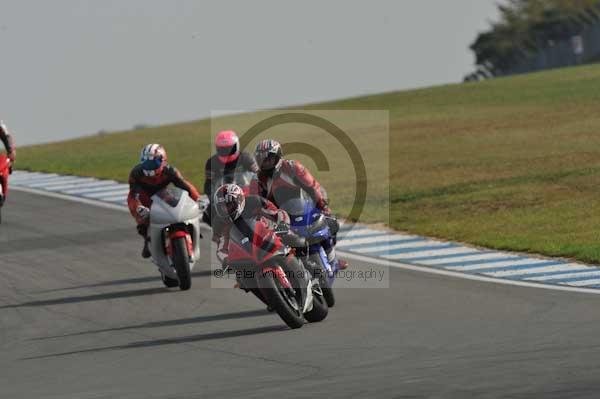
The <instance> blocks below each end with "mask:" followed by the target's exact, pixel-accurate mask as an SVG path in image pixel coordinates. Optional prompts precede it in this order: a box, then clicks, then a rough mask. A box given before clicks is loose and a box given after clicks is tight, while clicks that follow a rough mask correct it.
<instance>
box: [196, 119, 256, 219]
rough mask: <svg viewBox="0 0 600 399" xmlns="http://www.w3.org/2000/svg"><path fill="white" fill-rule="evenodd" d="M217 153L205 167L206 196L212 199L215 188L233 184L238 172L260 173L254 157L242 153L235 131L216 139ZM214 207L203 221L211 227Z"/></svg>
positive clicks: (227, 131) (210, 208)
mask: <svg viewBox="0 0 600 399" xmlns="http://www.w3.org/2000/svg"><path fill="white" fill-rule="evenodd" d="M215 147H216V150H217V153H216V154H215V155H213V156H212V157H210V158H209V159H208V160H207V161H206V165H205V166H204V170H205V180H204V194H206V195H207V196H208V198H210V199H212V196H213V187H214V186H215V185H216V184H218V185H219V186H221V185H222V184H227V183H233V182H234V181H233V179H234V174H235V173H236V172H238V171H241V172H252V173H258V166H257V165H256V162H255V161H254V157H253V156H252V155H250V154H248V153H247V152H245V151H240V139H239V137H238V135H237V134H236V132H234V131H233V130H224V131H222V132H219V133H218V134H217V136H216V137H215ZM211 214H212V207H206V212H205V213H204V217H203V220H204V222H205V223H206V224H208V225H211V223H212V221H211Z"/></svg>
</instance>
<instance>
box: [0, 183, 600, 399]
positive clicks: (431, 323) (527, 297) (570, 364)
mask: <svg viewBox="0 0 600 399" xmlns="http://www.w3.org/2000/svg"><path fill="white" fill-rule="evenodd" d="M206 241H208V240H206ZM140 249H141V241H140V239H139V237H138V236H137V235H136V233H135V229H134V228H133V224H132V221H131V220H130V218H129V216H128V215H127V214H125V213H122V212H118V211H111V210H106V209H101V208H95V207H92V206H89V205H83V204H78V203H73V202H67V201H63V200H59V199H52V198H46V197H38V196H34V195H31V194H24V193H19V192H15V191H13V192H12V193H11V198H10V200H9V203H8V204H7V207H6V208H5V209H4V220H3V224H2V225H0V398H11V399H12V398H57V399H58V398H61V399H65V398H83V399H85V398H136V399H137V398H197V397H227V398H230V397H244V398H252V397H257V398H265V397H274V396H276V395H279V396H280V397H282V398H283V397H285V398H290V397H327V398H329V397H340V398H347V397H355V398H356V397H394V398H418V397H431V398H499V397H507V398H508V397H510V398H578V397H586V398H595V397H598V395H599V392H600V362H599V361H598V359H599V358H600V297H599V296H596V295H586V294H574V293H567V292H554V291H547V290H541V289H531V288H521V287H513V286H505V285H495V284H489V283H482V282H473V281H467V280H461V279H454V278H449V277H442V276H435V275H429V274H421V273H418V272H409V271H403V270H397V269H394V270H391V276H390V279H391V287H390V288H389V289H343V290H338V291H337V293H336V294H337V299H338V306H336V307H335V308H334V309H332V310H331V312H330V315H329V317H328V319H327V320H325V321H324V322H323V323H319V324H313V325H306V326H305V327H303V328H302V329H299V330H295V331H291V330H287V329H286V328H285V326H284V325H283V323H282V322H281V320H280V319H279V318H278V317H277V316H276V315H273V314H270V313H267V312H266V311H265V310H264V307H263V306H261V304H260V303H259V302H258V301H257V300H256V299H255V298H254V297H253V296H251V295H247V294H244V293H243V292H241V291H239V290H234V289H210V272H209V269H210V268H209V265H200V266H197V267H196V269H195V272H196V274H195V276H194V281H193V287H192V290H191V291H188V292H179V291H177V290H168V289H165V288H163V286H162V283H161V282H160V280H159V278H158V273H157V272H156V271H155V267H154V266H153V265H151V264H150V263H148V262H146V261H144V260H142V259H141V258H140V257H139V252H140ZM204 251H205V253H206V251H207V249H206V248H204ZM352 267H353V268H355V269H358V268H369V265H365V264H359V263H357V262H354V263H353V266H352ZM375 267H377V268H379V266H375Z"/></svg>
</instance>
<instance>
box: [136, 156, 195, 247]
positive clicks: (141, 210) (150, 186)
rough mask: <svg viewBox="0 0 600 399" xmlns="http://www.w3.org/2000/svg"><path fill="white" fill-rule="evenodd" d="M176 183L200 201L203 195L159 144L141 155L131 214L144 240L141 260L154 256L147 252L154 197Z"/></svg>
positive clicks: (192, 197)
mask: <svg viewBox="0 0 600 399" xmlns="http://www.w3.org/2000/svg"><path fill="white" fill-rule="evenodd" d="M169 184H173V185H175V186H176V187H179V188H180V189H182V190H185V191H187V192H188V193H189V195H190V198H191V199H193V200H194V201H198V200H199V198H200V193H199V192H198V190H197V189H196V187H194V185H193V184H192V183H190V182H188V181H187V180H185V179H184V178H183V176H182V175H181V173H180V172H179V171H178V170H177V169H176V168H174V167H173V166H171V165H169V164H168V163H167V152H166V151H165V149H164V148H163V146H161V145H160V144H148V145H146V146H145V147H144V148H143V149H142V152H141V156H140V163H139V164H137V165H136V166H134V168H133V169H132V170H131V173H130V174H129V195H128V197H127V204H128V206H129V211H130V212H131V215H132V216H133V218H134V219H135V221H136V223H137V231H138V233H139V234H140V235H141V236H142V237H143V238H144V249H143V250H142V257H143V258H149V257H150V256H151V254H150V250H149V249H148V240H149V238H148V226H149V223H150V206H151V205H152V199H151V197H152V196H153V195H154V194H156V193H157V192H158V191H160V190H162V189H164V188H165V187H167V186H168V185H169Z"/></svg>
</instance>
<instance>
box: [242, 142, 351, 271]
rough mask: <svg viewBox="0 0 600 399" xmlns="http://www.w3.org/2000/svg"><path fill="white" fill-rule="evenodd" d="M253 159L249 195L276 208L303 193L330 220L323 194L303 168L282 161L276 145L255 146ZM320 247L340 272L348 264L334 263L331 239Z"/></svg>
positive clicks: (292, 162)
mask: <svg viewBox="0 0 600 399" xmlns="http://www.w3.org/2000/svg"><path fill="white" fill-rule="evenodd" d="M254 157H255V159H256V163H257V164H258V168H259V172H258V174H257V178H256V179H254V180H253V181H252V183H251V184H250V194H253V195H259V196H261V197H264V198H266V199H268V200H269V201H271V202H273V203H274V204H275V205H276V206H280V205H281V204H283V203H285V201H287V200H289V199H291V198H298V197H300V196H301V195H302V192H303V191H304V192H306V193H307V194H308V195H309V196H310V197H311V198H312V200H313V201H314V202H315V204H316V206H317V208H319V209H320V210H321V212H322V213H323V214H324V215H326V216H331V209H329V205H328V200H327V193H326V192H325V190H324V189H323V188H322V187H321V185H320V184H319V182H318V181H317V180H316V179H315V178H314V177H313V175H312V174H311V173H310V172H309V171H308V169H306V168H305V167H304V165H302V164H301V163H300V162H298V161H293V160H288V159H284V158H283V151H282V149H281V144H280V143H279V142H277V141H275V140H262V141H260V142H259V143H258V144H257V145H256V150H255V152H254ZM323 247H324V249H325V252H326V253H327V257H328V259H329V261H330V262H336V261H338V262H339V268H340V269H342V270H343V269H346V268H347V267H348V262H346V261H345V260H342V259H338V258H337V256H336V254H335V237H334V239H333V240H332V242H324V243H323Z"/></svg>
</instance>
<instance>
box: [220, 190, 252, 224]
mask: <svg viewBox="0 0 600 399" xmlns="http://www.w3.org/2000/svg"><path fill="white" fill-rule="evenodd" d="M214 204H215V211H216V212H217V215H218V216H219V217H221V218H229V219H231V220H236V219H237V218H239V217H240V216H241V215H242V212H243V211H244V206H245V205H246V197H245V196H244V191H243V190H242V188H241V187H240V186H238V185H236V184H223V185H222V186H221V187H219V188H218V189H217V191H216V192H215V195H214Z"/></svg>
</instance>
